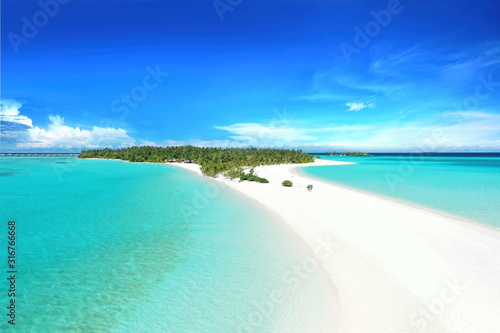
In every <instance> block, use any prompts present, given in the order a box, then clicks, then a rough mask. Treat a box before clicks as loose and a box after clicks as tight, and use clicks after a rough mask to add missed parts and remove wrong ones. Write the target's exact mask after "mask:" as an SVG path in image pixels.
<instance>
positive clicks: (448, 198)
mask: <svg viewBox="0 0 500 333" xmlns="http://www.w3.org/2000/svg"><path fill="white" fill-rule="evenodd" d="M321 158H322V159H330V160H338V161H346V162H355V163H358V164H355V165H343V166H324V167H312V168H301V169H299V170H301V171H300V172H303V173H304V174H306V175H309V176H313V177H318V178H322V179H326V180H329V181H332V182H335V183H338V184H342V185H345V186H349V187H353V188H357V189H361V190H364V191H368V192H373V193H377V194H381V195H384V196H389V197H394V198H397V199H402V200H406V201H410V202H413V203H416V204H419V205H423V206H427V207H430V208H433V209H437V210H441V211H445V212H447V213H451V214H454V215H457V216H461V217H464V218H467V219H471V220H474V221H477V222H481V223H486V224H489V225H492V226H496V227H500V157H457V156H444V157H443V156H441V157H435V156H415V155H410V156H373V157H330V156H329V157H326V156H322V157H321Z"/></svg>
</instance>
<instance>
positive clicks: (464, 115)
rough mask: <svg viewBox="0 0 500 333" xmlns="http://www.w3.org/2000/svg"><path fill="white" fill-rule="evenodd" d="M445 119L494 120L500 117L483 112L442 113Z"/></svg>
mask: <svg viewBox="0 0 500 333" xmlns="http://www.w3.org/2000/svg"><path fill="white" fill-rule="evenodd" d="M441 115H442V116H443V117H448V118H459V119H471V118H475V119H492V118H493V119H494V118H497V119H499V118H500V115H497V114H493V113H486V112H483V111H453V112H443V113H441Z"/></svg>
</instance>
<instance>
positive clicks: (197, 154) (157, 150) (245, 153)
mask: <svg viewBox="0 0 500 333" xmlns="http://www.w3.org/2000/svg"><path fill="white" fill-rule="evenodd" d="M79 158H102V159H118V160H124V161H129V162H153V163H174V162H181V163H197V164H199V165H200V166H201V172H202V173H203V174H204V175H206V176H210V177H216V176H217V175H218V174H221V173H226V174H227V173H229V174H230V175H232V176H233V177H234V176H235V174H236V175H238V176H240V175H242V172H243V171H242V170H241V168H242V167H254V166H259V165H273V164H285V163H310V162H314V157H313V156H312V155H309V154H308V153H305V152H302V151H301V150H294V149H292V150H288V149H269V148H268V149H258V148H225V149H222V148H209V147H207V148H201V147H193V146H175V147H165V148H162V147H151V146H145V147H130V148H123V149H109V148H106V149H93V150H82V152H81V153H80V156H79Z"/></svg>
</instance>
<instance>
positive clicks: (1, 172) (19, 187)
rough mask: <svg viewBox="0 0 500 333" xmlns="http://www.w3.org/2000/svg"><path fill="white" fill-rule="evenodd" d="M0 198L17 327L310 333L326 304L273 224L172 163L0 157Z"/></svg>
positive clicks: (319, 286)
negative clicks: (298, 272) (11, 224)
mask: <svg viewBox="0 0 500 333" xmlns="http://www.w3.org/2000/svg"><path fill="white" fill-rule="evenodd" d="M0 200H1V212H0V218H1V221H2V222H1V224H0V228H1V230H0V237H1V239H2V240H3V242H4V247H3V248H4V250H2V253H1V255H0V260H1V262H2V263H3V264H2V266H3V267H4V268H2V271H3V272H4V273H5V272H6V271H7V269H6V266H7V253H6V252H7V251H6V248H7V222H8V221H10V220H15V222H16V245H15V249H16V267H15V268H16V270H17V274H16V327H15V328H16V329H17V330H16V331H19V332H37V333H43V332H175V333H183V332H193V333H194V332H197V333H204V332H221V333H222V332H289V331H291V330H292V328H293V331H297V332H299V331H300V332H308V331H320V330H321V325H322V324H323V318H325V317H326V316H327V315H331V314H332V311H334V310H335V309H333V308H332V305H331V304H329V303H328V302H326V301H325V298H326V297H325V294H324V292H325V290H326V289H325V288H330V287H331V285H330V284H329V283H330V282H329V280H328V279H326V277H325V276H324V275H323V274H322V273H321V271H317V272H314V274H313V273H311V274H308V275H307V277H305V278H301V279H298V278H297V277H294V276H293V274H292V273H291V272H292V270H293V268H294V267H295V266H296V265H298V264H300V263H301V262H302V260H303V259H304V258H305V257H306V256H307V255H309V252H308V250H307V249H306V248H305V246H304V245H303V244H302V243H301V240H300V239H298V238H297V237H296V236H294V235H293V234H292V233H291V232H289V231H288V230H287V229H286V227H285V226H284V224H283V223H282V222H281V221H279V220H278V219H277V217H275V216H273V215H272V214H271V213H270V212H267V211H265V210H263V209H261V208H260V207H258V206H257V205H256V204H254V203H252V202H250V201H249V200H248V199H246V198H244V197H242V196H240V195H238V194H237V193H235V192H233V191H231V190H229V189H227V188H223V187H219V186H218V185H215V182H213V181H211V180H208V179H204V178H202V177H199V176H196V175H194V174H191V173H190V172H187V171H185V170H181V169H177V168H175V167H173V166H169V165H156V164H137V163H125V162H120V161H98V160H79V159H77V158H67V157H66V158H56V157H43V158H29V157H2V158H0ZM5 274H6V273H5ZM3 275H4V274H2V280H3V281H4V282H3V283H2V284H1V288H2V291H1V293H2V297H0V300H1V301H2V304H1V307H2V309H4V310H3V311H2V313H4V314H3V315H2V318H3V319H2V321H1V322H0V331H2V332H7V329H8V328H11V327H7V326H9V325H8V324H7V316H6V314H7V309H6V306H7V304H8V302H9V299H8V298H7V297H6V296H7V295H6V291H7V289H8V284H7V283H8V281H7V280H6V279H5V278H4V277H3Z"/></svg>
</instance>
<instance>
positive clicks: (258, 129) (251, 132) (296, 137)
mask: <svg viewBox="0 0 500 333" xmlns="http://www.w3.org/2000/svg"><path fill="white" fill-rule="evenodd" d="M215 128H217V129H221V130H224V131H228V132H230V133H232V134H236V136H230V137H231V138H232V139H235V140H238V141H243V142H244V141H247V142H250V143H251V144H265V143H269V142H290V141H294V142H297V141H299V142H300V141H310V140H315V138H314V137H312V136H310V135H307V134H305V133H304V131H303V130H301V129H297V128H292V127H289V126H275V125H265V124H257V123H238V124H233V125H229V126H216V127H215Z"/></svg>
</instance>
